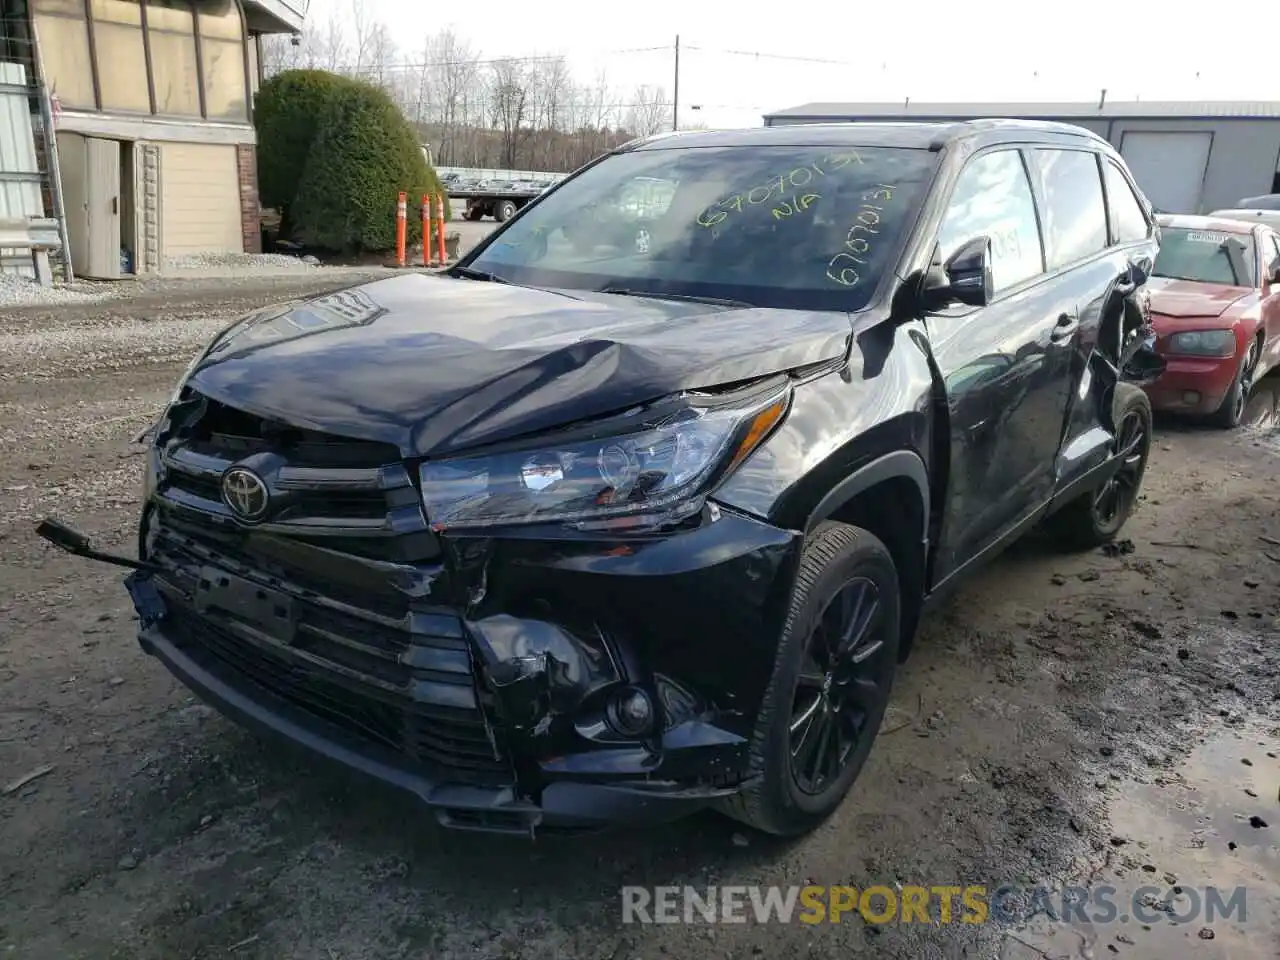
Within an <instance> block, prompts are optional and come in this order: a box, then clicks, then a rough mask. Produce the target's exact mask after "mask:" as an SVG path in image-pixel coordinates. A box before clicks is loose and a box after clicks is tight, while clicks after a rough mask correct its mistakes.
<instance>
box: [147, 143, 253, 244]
mask: <svg viewBox="0 0 1280 960" xmlns="http://www.w3.org/2000/svg"><path fill="white" fill-rule="evenodd" d="M160 179H161V183H162V184H163V202H162V205H161V207H162V209H163V211H164V213H163V215H162V222H163V224H164V233H163V236H164V241H163V242H164V256H166V257H180V256H184V255H187V254H192V253H240V252H242V251H243V250H244V240H243V237H242V235H241V232H240V177H239V174H238V172H237V170H236V148H235V147H234V146H228V145H224V144H208V143H166V144H162V146H161V153H160Z"/></svg>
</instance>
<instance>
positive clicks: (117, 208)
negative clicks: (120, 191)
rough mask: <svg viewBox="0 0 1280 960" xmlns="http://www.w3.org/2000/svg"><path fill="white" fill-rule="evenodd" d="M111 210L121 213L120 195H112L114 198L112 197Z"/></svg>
mask: <svg viewBox="0 0 1280 960" xmlns="http://www.w3.org/2000/svg"><path fill="white" fill-rule="evenodd" d="M111 212H112V213H119V212H120V198H119V197H112V198H111Z"/></svg>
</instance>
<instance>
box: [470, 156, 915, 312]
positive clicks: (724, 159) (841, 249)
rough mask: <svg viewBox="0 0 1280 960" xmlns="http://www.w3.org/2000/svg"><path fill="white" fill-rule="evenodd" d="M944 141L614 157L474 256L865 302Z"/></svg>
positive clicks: (576, 282) (510, 265) (507, 275)
mask: <svg viewBox="0 0 1280 960" xmlns="http://www.w3.org/2000/svg"><path fill="white" fill-rule="evenodd" d="M936 159H937V158H936V154H933V153H930V152H928V151H927V150H911V149H899V148H886V147H857V148H851V147H796V146H776V147H775V146H767V147H760V146H750V147H686V148H668V149H651V150H637V151H634V152H630V153H622V154H618V155H616V156H612V157H609V158H607V159H605V160H604V161H602V162H601V163H599V164H597V165H596V166H594V167H592V168H590V169H588V170H586V171H584V172H583V173H582V174H581V175H580V176H578V177H576V178H574V179H573V180H571V181H569V182H568V183H566V184H565V185H564V186H562V187H560V188H559V189H557V190H555V191H554V192H552V193H550V194H548V195H547V196H545V197H544V198H543V199H542V201H541V202H540V203H538V205H537V206H535V207H532V208H530V209H529V210H528V211H527V212H526V213H524V214H523V215H522V216H521V217H520V218H519V219H518V220H515V221H513V222H512V223H511V224H510V226H508V227H507V228H506V229H505V230H504V231H502V232H501V233H500V234H498V235H497V236H496V237H495V239H494V242H493V243H492V244H491V245H490V246H489V247H488V248H487V249H485V250H484V251H483V252H481V253H480V255H479V256H478V257H477V258H476V259H475V260H473V261H472V262H471V263H469V264H468V267H469V268H470V269H471V270H478V271H483V272H485V273H490V274H493V275H494V276H496V277H499V278H501V279H504V280H510V281H512V282H515V283H523V284H531V285H534V286H545V287H561V288H569V289H577V290H592V291H605V290H625V291H628V292H631V293H638V294H654V295H663V294H665V295H671V296H693V297H715V298H719V299H726V300H736V301H741V302H744V303H749V304H752V305H754V306H766V307H798V308H809V309H831V310H848V311H853V310H859V309H861V308H862V307H864V306H866V304H867V302H868V301H869V300H870V299H871V296H872V294H873V293H874V292H875V289H876V286H877V284H878V282H879V280H880V279H881V277H883V276H884V273H885V271H886V270H890V269H892V262H891V261H892V259H893V257H894V256H895V255H896V252H897V245H898V242H899V240H900V239H901V237H902V235H903V232H904V231H905V230H906V229H908V227H909V225H910V223H911V222H912V221H913V220H914V217H915V212H916V209H917V206H918V204H919V202H920V199H921V197H922V196H923V194H924V192H925V190H926V188H927V186H928V182H929V179H930V178H931V176H932V174H933V169H934V165H935V163H936Z"/></svg>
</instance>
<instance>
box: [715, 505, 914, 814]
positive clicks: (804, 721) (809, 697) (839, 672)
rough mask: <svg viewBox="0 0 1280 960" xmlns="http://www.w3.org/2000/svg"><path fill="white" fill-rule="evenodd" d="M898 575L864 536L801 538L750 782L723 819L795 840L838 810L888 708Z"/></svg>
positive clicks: (823, 533)
mask: <svg viewBox="0 0 1280 960" xmlns="http://www.w3.org/2000/svg"><path fill="white" fill-rule="evenodd" d="M901 603H902V601H901V597H900V595H899V589H898V572H897V569H896V568H895V567H894V563H893V558H892V557H891V556H890V554H889V551H888V549H887V548H886V547H885V545H884V544H883V543H881V542H880V540H879V539H878V538H877V537H875V536H874V535H873V534H871V533H868V532H867V531H866V530H861V529H859V528H857V527H852V526H849V525H848V524H843V523H834V522H824V523H822V524H821V525H820V526H819V527H818V528H817V530H815V531H814V533H813V534H812V535H810V537H809V538H808V540H807V541H806V543H805V547H804V554H803V556H802V557H801V561H800V569H799V572H798V573H797V576H796V583H795V587H794V588H793V590H792V595H791V604H790V607H789V610H788V613H787V618H786V622H785V625H784V627H783V630H782V637H781V640H780V642H779V644H778V652H777V657H776V659H775V661H774V667H773V676H772V678H771V679H770V682H769V687H768V689H767V690H766V692H765V697H764V702H763V704H762V706H761V709H760V714H759V716H758V717H757V720H756V730H755V734H754V737H753V740H752V744H751V765H752V773H753V774H754V779H753V780H752V782H751V785H750V786H749V787H748V788H746V789H745V790H744V791H743V792H742V793H740V794H738V795H736V796H734V797H732V798H730V799H729V800H728V801H727V802H726V803H725V806H724V808H723V809H724V812H725V813H727V814H729V816H731V817H733V818H735V819H737V820H741V821H742V822H743V823H746V824H749V825H750V826H753V827H755V828H757V829H759V830H762V831H764V832H766V833H773V834H779V835H783V836H795V835H799V834H803V833H807V832H809V831H810V830H813V829H814V828H815V827H817V826H818V825H820V824H821V823H822V822H823V821H824V820H825V819H826V818H827V817H829V816H830V815H831V814H832V813H833V812H834V811H835V809H836V808H837V807H838V806H839V805H840V803H841V801H842V800H843V799H844V797H845V795H846V794H847V793H848V792H849V788H850V787H852V786H853V782H854V780H856V779H857V777H858V774H859V772H860V771H861V770H862V766H863V764H864V763H866V760H867V755H868V754H869V753H870V752H871V745H872V743H873V742H874V741H875V738H876V733H877V731H878V730H879V729H880V723H881V721H882V720H883V719H884V712H885V708H886V707H887V706H888V703H889V691H890V689H891V687H892V685H893V675H894V669H895V667H896V666H897V662H898V633H899V629H900V622H901Z"/></svg>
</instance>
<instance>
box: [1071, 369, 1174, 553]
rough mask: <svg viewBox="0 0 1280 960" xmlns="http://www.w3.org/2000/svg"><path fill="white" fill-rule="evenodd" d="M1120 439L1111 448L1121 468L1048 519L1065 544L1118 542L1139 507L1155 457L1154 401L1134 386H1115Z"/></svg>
mask: <svg viewBox="0 0 1280 960" xmlns="http://www.w3.org/2000/svg"><path fill="white" fill-rule="evenodd" d="M1112 402H1113V404H1114V406H1113V422H1114V423H1115V424H1116V437H1115V440H1114V441H1113V445H1112V450H1113V451H1114V453H1115V456H1116V459H1117V460H1119V464H1118V465H1117V466H1116V471H1115V473H1114V474H1112V475H1111V477H1110V478H1109V479H1108V480H1107V481H1106V482H1105V483H1103V484H1102V485H1101V486H1099V487H1097V488H1096V489H1094V490H1091V491H1089V492H1087V493H1083V494H1081V495H1080V496H1079V497H1077V498H1076V499H1075V500H1073V501H1071V502H1070V503H1069V504H1067V505H1066V506H1065V507H1063V508H1062V509H1061V510H1059V511H1058V512H1057V513H1055V514H1053V515H1052V516H1051V517H1050V518H1049V521H1048V526H1049V529H1050V531H1051V532H1052V533H1053V534H1054V535H1055V536H1056V537H1057V538H1058V539H1059V540H1060V541H1062V542H1063V543H1066V544H1067V545H1069V546H1072V547H1078V548H1080V549H1082V550H1087V549H1089V548H1091V547H1097V546H1101V545H1102V544H1104V543H1107V542H1108V541H1110V540H1113V539H1115V536H1116V534H1118V533H1119V532H1120V529H1121V527H1123V526H1124V525H1125V522H1126V521H1127V520H1128V519H1129V516H1130V515H1131V514H1132V513H1133V510H1134V508H1135V507H1136V506H1137V504H1138V494H1139V492H1140V491H1141V489H1142V478H1143V475H1144V474H1145V473H1146V470H1147V457H1148V455H1149V454H1150V453H1151V401H1150V400H1148V399H1147V395H1146V394H1145V393H1143V392H1142V390H1140V389H1139V388H1138V387H1135V386H1134V385H1133V384H1130V383H1120V384H1116V393H1115V399H1114V400H1113V401H1112Z"/></svg>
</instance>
